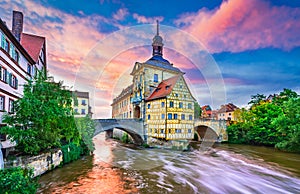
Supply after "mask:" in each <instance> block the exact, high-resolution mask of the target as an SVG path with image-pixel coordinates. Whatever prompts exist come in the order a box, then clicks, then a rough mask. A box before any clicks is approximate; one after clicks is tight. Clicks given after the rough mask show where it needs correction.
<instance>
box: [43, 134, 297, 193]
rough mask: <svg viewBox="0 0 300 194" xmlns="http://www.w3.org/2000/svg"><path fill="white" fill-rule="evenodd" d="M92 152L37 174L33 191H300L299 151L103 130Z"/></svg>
mask: <svg viewBox="0 0 300 194" xmlns="http://www.w3.org/2000/svg"><path fill="white" fill-rule="evenodd" d="M94 143H95V147H96V150H95V151H94V157H92V156H87V157H84V158H82V159H81V160H78V161H75V162H73V163H71V164H68V165H65V166H63V167H62V168H58V169H55V170H53V171H51V172H48V173H47V174H45V175H43V176H41V178H40V179H39V183H40V185H41V187H40V188H39V190H38V193H76V194H77V193H106V194H109V193H184V194H188V193H272V194H273V193H300V167H299V166H300V155H299V154H291V153H284V152H279V151H276V150H274V149H272V148H266V147H256V146H245V145H230V144H220V145H216V146H215V147H214V148H210V149H206V148H205V149H204V148H203V146H202V145H201V144H200V143H199V142H193V143H192V144H191V145H192V149H191V151H188V152H180V151H171V150H161V149H142V148H136V147H134V146H132V145H124V144H122V143H119V142H116V141H114V140H111V139H107V140H105V135H104V134H99V135H98V136H96V138H95V139H94Z"/></svg>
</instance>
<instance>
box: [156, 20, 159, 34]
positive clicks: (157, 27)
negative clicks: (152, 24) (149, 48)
mask: <svg viewBox="0 0 300 194" xmlns="http://www.w3.org/2000/svg"><path fill="white" fill-rule="evenodd" d="M156 30H157V31H156V35H157V36H159V21H158V20H156Z"/></svg>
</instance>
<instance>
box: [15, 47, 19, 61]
mask: <svg viewBox="0 0 300 194" xmlns="http://www.w3.org/2000/svg"><path fill="white" fill-rule="evenodd" d="M14 60H15V61H16V62H17V63H19V52H18V51H17V50H15V56H14Z"/></svg>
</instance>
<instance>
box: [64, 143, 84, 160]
mask: <svg viewBox="0 0 300 194" xmlns="http://www.w3.org/2000/svg"><path fill="white" fill-rule="evenodd" d="M61 151H62V152H63V163H64V164H67V163H69V162H72V161H74V160H77V159H79V158H80V156H81V155H82V154H83V149H82V147H81V146H80V145H76V144H74V143H72V142H71V143H69V144H67V145H63V146H62V147H61Z"/></svg>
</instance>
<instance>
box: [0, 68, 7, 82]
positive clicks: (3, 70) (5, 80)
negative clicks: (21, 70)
mask: <svg viewBox="0 0 300 194" xmlns="http://www.w3.org/2000/svg"><path fill="white" fill-rule="evenodd" d="M1 69H2V72H1V80H2V81H4V82H5V83H6V82H7V70H6V69H5V68H3V67H2V68H1Z"/></svg>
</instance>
